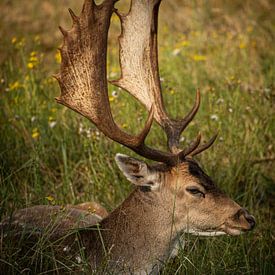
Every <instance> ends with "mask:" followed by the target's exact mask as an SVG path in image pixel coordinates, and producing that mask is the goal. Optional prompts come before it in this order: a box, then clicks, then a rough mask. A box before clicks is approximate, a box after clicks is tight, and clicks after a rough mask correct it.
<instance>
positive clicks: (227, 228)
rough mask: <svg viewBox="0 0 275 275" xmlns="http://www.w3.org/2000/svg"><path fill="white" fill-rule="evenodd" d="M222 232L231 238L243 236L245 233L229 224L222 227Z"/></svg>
mask: <svg viewBox="0 0 275 275" xmlns="http://www.w3.org/2000/svg"><path fill="white" fill-rule="evenodd" d="M221 230H222V231H223V232H225V233H226V234H227V235H230V236H238V235H241V234H242V233H243V232H244V231H245V230H243V229H242V228H240V227H234V226H230V225H228V224H223V225H222V226H221Z"/></svg>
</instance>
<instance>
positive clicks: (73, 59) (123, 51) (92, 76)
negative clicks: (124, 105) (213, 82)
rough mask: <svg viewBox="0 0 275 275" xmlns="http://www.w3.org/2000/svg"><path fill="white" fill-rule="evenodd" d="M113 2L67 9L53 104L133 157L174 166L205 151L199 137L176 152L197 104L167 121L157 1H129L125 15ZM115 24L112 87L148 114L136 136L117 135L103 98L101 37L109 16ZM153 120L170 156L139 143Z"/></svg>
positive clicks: (89, 0) (104, 50) (103, 48)
mask: <svg viewBox="0 0 275 275" xmlns="http://www.w3.org/2000/svg"><path fill="white" fill-rule="evenodd" d="M115 2H117V0H105V1H104V2H103V3H102V4H100V5H96V4H95V3H94V1H93V0H86V1H85V2H84V5H83V9H82V12H81V15H80V16H79V17H78V16H76V15H75V14H74V13H73V12H72V11H71V10H69V11H70V14H71V16H72V20H73V27H72V29H71V30H70V31H65V30H64V29H63V28H60V30H61V32H62V34H63V35H64V42H63V46H62V48H61V57H62V63H61V71H60V73H59V74H58V75H57V76H56V78H57V80H58V82H59V84H60V87H61V96H60V97H59V98H57V101H58V102H59V103H61V104H63V105H65V106H67V107H69V108H71V109H73V110H74V111H76V112H78V113H80V114H81V115H83V116H85V117H86V118H88V119H89V120H90V121H92V122H93V123H94V124H95V125H96V126H97V128H98V129H99V130H100V131H102V132H103V133H104V134H105V135H106V136H108V137H109V138H111V139H112V140H114V141H116V142H119V143H121V144H122V145H124V146H126V147H128V148H130V149H132V150H133V151H135V152H136V153H137V154H139V155H141V156H143V157H145V158H148V159H151V160H155V161H159V162H165V163H167V164H168V165H176V164H177V163H179V162H180V161H182V160H184V158H185V157H186V156H193V155H196V154H198V153H200V152H201V151H203V150H205V149H207V148H208V147H210V146H211V145H212V143H213V142H214V140H215V138H216V136H215V137H213V138H212V139H211V140H210V141H209V142H208V143H207V144H204V145H203V146H201V147H198V146H199V143H200V135H198V137H197V139H196V140H195V141H194V142H193V143H192V144H191V145H190V146H189V147H188V148H186V149H184V150H180V149H179V139H180V135H181V133H182V131H183V130H184V129H185V128H186V127H187V125H188V124H189V122H190V121H191V120H192V119H193V117H194V116H195V114H196V112H197V111H198V108H199V105H200V93H199V91H197V96H196V102H195V104H194V106H193V108H192V110H191V111H190V112H189V113H188V114H187V116H186V117H185V118H183V119H182V120H172V119H170V118H169V117H168V115H167V113H166V111H165V109H164V107H163V100H162V95H161V86H160V80H159V71H158V54H157V20H158V9H159V5H160V2H161V0H133V1H132V3H131V9H130V11H129V13H128V14H127V15H121V14H120V13H118V11H116V10H115V9H114V4H115ZM113 12H116V13H117V14H118V16H119V18H120V20H121V24H122V34H121V36H120V39H119V41H120V64H121V77H120V79H119V80H116V81H112V83H113V84H115V85H117V86H119V87H121V88H123V89H125V90H127V91H128V92H129V93H130V94H132V95H133V96H134V97H135V98H137V99H138V100H139V101H140V102H141V103H143V104H144V105H145V107H146V108H147V109H148V110H149V116H148V119H147V121H146V124H145V127H144V129H143V130H142V132H141V133H140V134H139V135H138V136H132V135H130V134H127V133H125V132H124V131H122V130H121V129H120V128H119V127H118V126H117V124H116V123H115V122H114V120H113V117H112V114H111V108H110V103H109V99H108V82H107V74H106V57H107V37H108V30H109V26H110V18H111V16H112V13H113ZM153 119H155V120H156V121H157V122H158V123H159V124H160V126H161V127H162V128H163V129H164V131H165V132H166V135H167V140H168V147H169V150H170V152H162V151H159V150H156V149H153V148H150V147H148V146H146V145H145V143H144V141H145V138H146V136H147V134H148V133H149V131H150V128H151V125H152V122H153Z"/></svg>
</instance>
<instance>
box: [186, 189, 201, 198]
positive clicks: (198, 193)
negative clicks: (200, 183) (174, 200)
mask: <svg viewBox="0 0 275 275" xmlns="http://www.w3.org/2000/svg"><path fill="white" fill-rule="evenodd" d="M186 191H188V192H189V193H190V194H192V195H193V196H196V197H203V198H205V194H204V193H203V192H202V191H201V190H199V189H198V188H197V187H187V188H186Z"/></svg>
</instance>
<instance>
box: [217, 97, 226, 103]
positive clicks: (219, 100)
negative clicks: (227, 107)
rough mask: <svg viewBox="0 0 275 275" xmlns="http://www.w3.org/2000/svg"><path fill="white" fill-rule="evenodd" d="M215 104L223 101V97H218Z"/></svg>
mask: <svg viewBox="0 0 275 275" xmlns="http://www.w3.org/2000/svg"><path fill="white" fill-rule="evenodd" d="M216 103H217V104H222V103H224V99H223V98H219V99H218V100H217V101H216Z"/></svg>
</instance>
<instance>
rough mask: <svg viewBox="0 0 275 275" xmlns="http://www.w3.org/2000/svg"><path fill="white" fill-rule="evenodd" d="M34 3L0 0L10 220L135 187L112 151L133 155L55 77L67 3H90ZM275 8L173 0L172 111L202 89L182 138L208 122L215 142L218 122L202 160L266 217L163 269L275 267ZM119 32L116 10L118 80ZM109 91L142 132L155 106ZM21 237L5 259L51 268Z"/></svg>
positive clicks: (162, 53)
mask: <svg viewBox="0 0 275 275" xmlns="http://www.w3.org/2000/svg"><path fill="white" fill-rule="evenodd" d="M29 2H30V1H27V0H21V1H16V0H12V1H6V0H4V1H1V3H0V15H1V16H0V34H1V40H0V68H1V71H0V219H2V218H4V217H5V216H8V215H10V214H11V213H12V212H13V211H15V210H16V209H19V208H24V207H28V206H32V205H38V204H49V205H53V204H56V205H66V204H77V203H81V202H85V201H91V200H95V201H97V202H100V203H101V204H102V205H104V206H105V207H106V208H107V209H108V210H109V211H111V210H112V209H114V208H115V207H116V206H117V205H119V203H120V202H122V201H123V199H124V198H125V197H126V196H127V194H128V193H129V192H130V190H131V189H132V186H131V184H130V183H129V182H127V180H126V179H125V178H124V177H123V176H122V174H121V173H120V172H119V170H118V168H117V167H116V164H115V162H114V156H115V154H116V153H118V152H121V153H126V154H128V155H132V156H135V154H134V153H132V152H131V151H129V150H127V149H125V148H123V147H122V146H120V145H118V144H115V143H114V142H112V141H110V140H109V139H107V138H106V137H104V136H103V135H102V134H101V133H99V132H98V130H97V129H96V128H95V127H94V126H93V125H92V124H91V123H90V122H89V121H87V120H86V119H84V118H82V117H81V116H79V115H78V114H76V113H74V112H73V111H71V110H69V109H67V108H66V107H63V106H61V105H58V104H57V103H56V102H55V100H54V98H55V97H56V96H58V95H59V92H60V91H59V87H58V84H57V82H56V81H55V79H54V78H53V77H52V74H54V73H56V72H58V70H59V66H60V54H59V52H58V51H57V47H58V46H60V44H61V42H62V37H61V35H60V34H59V32H58V25H62V26H64V27H66V28H67V29H68V28H70V26H71V22H70V18H69V15H68V13H67V8H68V7H71V8H73V9H74V10H75V11H76V13H77V12H79V11H80V9H81V5H82V3H80V2H82V1H73V0H62V1H54V0H44V1H39V0H32V1H31V2H32V4H31V5H30V4H29ZM122 5H123V4H122ZM123 7H124V6H123ZM126 8H127V7H126V5H125V7H124V9H125V10H126ZM274 8H275V4H274V1H271V0H259V1H241V0H236V1H221V0H210V1H202V0H201V1H199V0H194V1H181V0H177V1H172V0H166V1H163V4H162V7H161V12H160V16H159V22H160V27H159V63H160V75H161V83H162V90H163V97H164V102H165V105H166V107H167V109H168V111H169V113H170V114H171V116H173V117H182V116H183V115H184V114H186V113H187V112H188V111H189V110H190V108H191V106H192V104H193V102H194V98H195V91H196V89H197V88H198V87H199V88H200V90H201V95H202V104H201V108H200V111H199V112H198V114H197V115H196V117H195V119H194V120H193V121H192V123H191V124H190V126H189V127H188V129H187V130H185V132H184V133H183V135H182V138H181V143H182V147H184V146H186V145H187V144H188V143H189V142H190V141H191V140H192V139H193V138H194V137H195V136H196V134H197V133H198V131H200V132H201V133H202V134H203V137H204V138H205V139H208V138H210V137H211V135H212V134H213V133H214V132H216V131H218V133H219V136H218V139H217V141H216V144H215V145H214V146H213V147H211V149H209V150H207V151H205V152H204V153H203V154H201V155H200V156H198V157H197V158H196V159H197V160H198V161H199V162H200V163H201V164H202V166H203V167H204V169H205V170H206V171H207V173H208V174H209V175H210V176H211V177H212V178H213V179H214V180H215V181H216V182H217V184H218V185H219V186H220V187H221V188H222V189H223V190H224V191H225V192H226V193H227V194H229V195H230V196H231V197H232V198H233V199H234V200H236V201H237V202H238V203H239V204H241V205H242V206H245V207H246V208H247V209H249V211H250V212H251V213H253V215H254V216H255V218H256V221H257V226H256V228H255V230H253V231H252V232H249V233H247V234H244V235H242V236H238V237H229V236H221V237H215V238H203V237H194V236H188V235H186V243H185V246H184V247H182V249H181V251H180V254H179V255H178V256H177V257H176V258H175V259H173V260H171V261H169V262H168V263H167V264H166V265H165V268H164V270H163V272H162V274H274V272H275V267H274V263H275V250H274V247H275V246H274V238H275V236H274V229H275V226H274V210H275V200H274V196H275V185H274V179H275V166H274V160H275V159H274V158H275V152H274V134H275V123H274V110H275V109H274V97H275V90H274V88H275V86H274V84H275V83H274V80H275V79H274V76H275V47H274V38H275V17H274ZM119 32H120V27H119V21H118V18H117V17H116V16H115V15H114V16H113V18H112V27H111V30H110V38H109V56H108V76H109V78H110V79H115V78H117V77H118V76H119V73H120V68H119V66H118V45H117V36H118V35H119ZM109 100H110V104H111V108H112V112H113V116H114V118H115V120H116V121H117V123H118V124H119V125H120V126H121V127H122V128H124V129H125V131H128V132H131V133H137V132H139V131H140V129H141V128H142V127H143V125H144V121H145V119H146V117H147V112H146V110H145V108H144V107H143V106H141V104H139V103H138V102H137V101H136V100H135V99H133V98H132V97H131V96H130V95H128V94H127V93H126V92H125V91H122V90H120V89H118V88H116V87H114V86H112V85H110V86H109ZM125 114H128V115H125ZM137 121H138V125H137V123H136V122H137ZM146 142H147V144H154V146H155V145H157V146H158V148H162V149H165V146H166V140H165V135H164V134H163V132H162V131H161V130H160V128H159V126H157V125H156V124H154V125H153V127H152V130H151V132H150V135H149V137H148V138H147V141H146ZM14 245H15V248H14V253H12V254H10V255H8V256H7V255H4V254H3V253H2V252H1V251H2V250H1V247H0V262H1V263H2V264H3V263H4V264H5V266H6V267H7V270H9V271H8V273H10V274H19V273H20V272H21V273H23V274H42V270H41V265H40V261H41V258H42V256H43V248H42V249H41V251H40V253H37V254H35V256H34V257H32V258H30V259H29V258H28V259H24V258H18V253H17V252H18V251H19V249H20V247H16V244H14ZM53 260H54V259H53ZM26 262H28V265H27V267H26V266H25V264H26ZM63 268H64V269H63V270H62V272H67V273H70V270H69V269H68V270H66V266H64V267H63ZM1 272H3V271H0V273H1ZM43 272H44V273H43V274H46V273H47V270H43ZM50 272H53V273H54V272H56V273H58V270H51V271H48V273H50ZM60 272H61V271H60ZM3 274H7V273H3Z"/></svg>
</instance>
